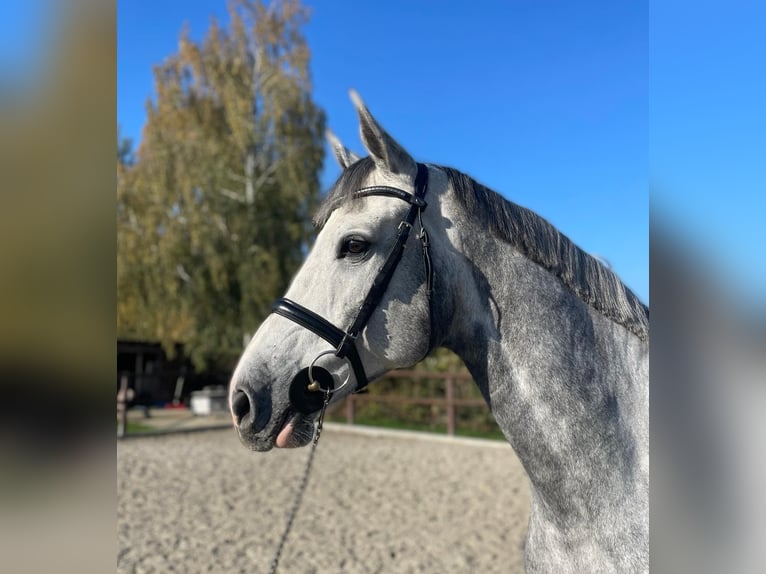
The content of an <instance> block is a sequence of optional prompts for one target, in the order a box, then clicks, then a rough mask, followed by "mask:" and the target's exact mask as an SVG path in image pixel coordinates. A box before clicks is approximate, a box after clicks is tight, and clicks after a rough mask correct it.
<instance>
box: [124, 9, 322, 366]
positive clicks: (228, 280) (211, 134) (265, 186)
mask: <svg viewBox="0 0 766 574" xmlns="http://www.w3.org/2000/svg"><path fill="white" fill-rule="evenodd" d="M228 13H229V20H230V21H229V25H228V27H227V28H226V29H224V28H223V27H221V26H220V25H219V24H218V23H217V22H216V21H215V20H213V21H212V23H211V25H210V28H209V30H208V32H207V35H206V37H205V38H204V40H203V41H202V42H199V43H198V42H195V41H193V40H192V39H191V38H190V37H189V33H188V30H187V29H185V30H184V31H183V32H182V34H181V38H180V42H179V51H178V53H177V54H175V55H173V56H171V57H169V58H168V59H166V61H165V62H164V63H163V64H162V65H160V66H157V67H156V68H155V70H154V76H155V90H156V100H155V101H150V102H149V103H148V104H147V123H146V126H145V127H144V131H143V135H142V141H141V144H140V147H139V149H138V151H137V153H136V156H135V161H134V164H133V165H132V166H131V165H126V164H125V163H122V162H118V214H117V215H118V333H119V334H120V335H122V336H128V337H141V338H147V339H154V340H160V341H162V342H163V344H164V345H165V347H166V349H167V350H168V351H169V352H172V346H173V344H174V343H176V342H182V343H184V345H185V349H186V352H187V353H189V354H190V356H191V358H192V360H193V361H194V363H195V365H196V366H197V367H198V368H202V367H205V366H210V365H217V366H221V367H228V366H230V365H231V364H232V363H233V362H234V360H235V359H236V358H237V356H238V355H239V354H240V353H241V351H242V344H243V337H244V336H245V335H246V334H250V333H253V332H254V331H255V329H256V328H257V326H258V324H259V323H260V322H261V321H262V320H263V318H264V317H265V316H266V315H267V314H268V312H269V306H270V304H271V302H272V301H273V300H274V299H275V298H276V297H277V296H279V294H281V293H282V292H283V291H284V290H285V289H286V287H287V284H288V282H289V280H290V278H291V277H292V275H293V274H294V272H295V270H296V269H297V267H298V266H299V265H300V263H301V261H302V260H303V256H304V254H305V252H306V246H307V243H308V241H309V240H310V239H311V237H312V235H313V228H312V226H311V218H310V214H311V213H313V211H314V209H315V207H316V205H317V203H318V201H319V199H320V188H319V172H320V169H321V166H322V159H323V150H324V146H323V132H324V114H323V112H322V111H321V110H320V109H319V108H318V107H317V106H316V105H315V104H314V103H313V101H312V99H311V81H310V76H309V56H310V54H309V49H308V46H307V45H306V41H305V39H304V37H303V35H302V32H301V29H302V27H303V26H304V25H305V23H306V22H307V18H308V14H307V11H306V9H304V8H303V7H302V6H301V5H300V3H299V2H298V1H297V0H283V1H274V2H272V3H271V4H270V5H268V6H267V5H266V4H264V2H262V1H260V0H237V1H234V2H231V3H230V4H229V10H228Z"/></svg>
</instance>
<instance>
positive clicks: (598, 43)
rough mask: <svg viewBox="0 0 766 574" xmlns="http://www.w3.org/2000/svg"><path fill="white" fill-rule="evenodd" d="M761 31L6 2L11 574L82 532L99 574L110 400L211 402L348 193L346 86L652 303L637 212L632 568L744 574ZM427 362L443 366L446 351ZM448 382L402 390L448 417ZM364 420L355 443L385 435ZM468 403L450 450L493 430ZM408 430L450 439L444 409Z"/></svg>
mask: <svg viewBox="0 0 766 574" xmlns="http://www.w3.org/2000/svg"><path fill="white" fill-rule="evenodd" d="M764 15H765V14H764V9H763V8H762V7H760V6H759V5H757V4H755V3H751V2H739V3H729V4H726V5H723V4H718V3H714V2H703V3H690V2H682V1H670V2H662V3H659V2H653V3H650V4H649V3H633V4H615V3H609V2H588V3H580V4H576V5H575V4H571V3H564V2H551V3H545V4H541V3H539V2H511V3H509V2H486V3H482V4H481V5H480V6H479V5H477V4H476V3H456V4H454V5H452V4H451V5H450V8H449V9H445V8H444V6H443V5H442V4H441V3H433V2H426V1H424V2H389V3H385V4H379V5H378V4H364V5H363V4H354V5H351V4H349V3H341V2H321V3H319V2H308V1H306V2H302V3H299V2H279V3H274V4H271V3H268V2H265V3H256V2H244V1H243V2H233V3H231V4H228V5H227V4H226V3H225V2H218V1H215V2H211V1H207V2H176V1H167V2H161V3H157V2H154V3H148V2H146V3H145V2H140V1H135V2H122V3H119V5H117V6H115V4H114V3H109V2H100V1H99V2H95V1H89V0H77V1H73V2H66V3H64V2H57V1H55V0H34V1H32V2H26V3H10V2H6V3H3V5H2V8H1V9H0V176H1V177H2V180H1V181H2V184H0V269H2V271H0V302H2V303H1V305H2V307H0V367H1V369H0V381H2V387H0V392H3V394H4V398H3V400H2V401H0V404H2V405H3V407H2V408H3V412H2V417H1V418H0V456H1V457H3V464H1V465H0V469H1V470H0V487H2V492H1V493H0V502H2V504H3V508H4V511H3V512H2V516H3V519H2V522H0V540H2V541H3V542H2V543H0V544H5V545H6V546H7V548H2V549H1V550H2V551H0V555H2V556H3V558H2V559H0V560H5V561H6V562H7V563H8V564H9V566H7V567H4V568H3V569H4V570H8V571H21V570H20V568H16V567H13V566H14V564H18V561H21V560H24V561H26V562H27V565H28V568H26V570H27V571H38V570H39V571H42V570H43V569H45V568H48V567H49V566H50V559H49V557H50V556H57V555H58V553H59V552H64V549H67V548H71V547H72V546H73V545H75V546H77V545H81V544H82V541H83V540H88V541H89V543H88V549H89V550H88V552H82V553H78V554H76V556H77V558H75V559H73V560H72V562H71V563H68V564H60V566H61V569H60V570H61V571H72V572H100V571H105V570H109V569H110V568H111V567H113V565H114V561H115V556H116V549H115V541H114V539H113V537H112V536H111V535H110V536H107V537H104V535H103V533H104V532H108V533H111V532H113V521H114V511H113V509H114V504H113V501H114V487H113V484H114V478H115V477H114V474H115V470H114V443H113V437H114V429H115V426H114V425H115V422H114V412H115V411H114V408H115V401H114V398H115V383H116V386H117V390H119V389H120V385H121V384H123V381H125V388H124V391H125V394H124V396H125V397H126V399H127V398H128V397H127V395H128V394H129V393H128V390H131V391H132V395H131V397H130V401H132V403H131V406H133V407H134V408H131V409H129V411H130V412H132V413H135V414H133V415H132V417H134V419H135V420H134V422H133V424H135V427H134V428H133V429H132V430H134V431H141V430H146V428H142V427H141V425H145V426H150V423H148V422H147V421H148V419H153V418H154V419H156V418H157V417H152V416H151V412H150V411H149V410H147V409H154V410H156V411H157V412H158V413H159V412H167V411H172V410H173V409H172V408H166V407H179V406H180V407H181V408H182V409H183V408H187V409H188V408H189V407H191V400H192V393H194V392H199V391H203V389H206V387H207V389H206V391H207V394H208V398H210V399H211V401H210V402H209V403H208V404H212V402H214V399H215V393H216V387H220V386H222V385H225V384H226V380H227V375H228V372H229V371H230V368H231V366H232V364H233V363H234V362H235V361H236V358H237V356H238V354H239V352H241V350H242V345H243V341H244V340H246V339H247V338H248V337H249V336H250V335H251V334H252V333H253V332H254V331H255V329H257V326H258V324H259V322H260V321H261V320H262V319H263V317H264V316H265V314H266V312H267V309H268V305H269V303H270V302H271V301H272V300H273V299H274V298H275V297H276V296H278V295H280V294H281V293H282V292H283V291H284V288H285V286H286V285H287V282H288V281H289V278H290V277H291V276H292V273H293V272H294V271H295V269H296V268H297V267H298V266H299V265H300V262H301V260H302V258H303V256H304V255H305V253H306V250H307V249H308V248H309V246H310V245H311V241H312V238H313V236H314V233H315V230H314V228H313V226H312V225H311V221H310V217H311V213H312V211H313V209H314V208H315V207H316V205H317V204H318V202H319V201H321V198H322V194H323V193H324V192H325V191H326V190H327V188H328V187H329V186H330V185H331V183H332V182H333V181H334V179H335V177H337V175H338V174H339V169H338V167H337V166H336V165H335V163H334V160H333V159H332V157H331V156H330V155H329V154H328V153H327V152H328V150H327V147H326V144H325V142H324V138H323V132H324V129H325V128H327V127H329V128H331V129H332V130H333V131H334V132H335V133H336V134H338V136H339V137H340V138H341V140H342V141H343V142H344V143H345V144H346V145H347V146H348V147H350V148H351V149H353V150H355V151H357V152H358V153H360V152H362V151H363V150H362V147H361V144H360V143H359V138H358V135H357V122H356V117H355V114H354V112H353V108H352V106H351V105H350V102H349V101H348V97H347V91H348V89H349V88H355V89H357V90H358V91H359V92H360V94H361V95H362V97H363V98H364V99H365V101H366V103H367V104H368V106H369V107H370V109H371V111H372V112H373V114H375V115H376V117H377V118H378V119H379V120H380V122H381V123H382V125H383V126H384V127H385V128H386V129H387V130H388V131H389V132H390V133H391V134H392V135H393V136H394V137H395V138H396V139H397V140H398V141H399V142H400V143H402V145H403V146H404V147H405V148H407V149H408V151H409V152H410V153H411V154H412V155H413V156H414V157H416V158H417V159H419V160H421V161H430V162H434V163H439V164H443V165H449V166H454V167H456V168H458V169H460V170H462V171H465V172H466V173H468V174H470V175H471V176H473V177H475V178H476V179H477V180H478V181H480V182H482V183H484V184H486V185H488V186H489V187H491V188H492V189H494V190H496V191H498V192H499V193H501V194H502V195H504V196H505V197H507V198H508V199H510V200H512V201H514V202H516V203H519V204H521V205H523V206H525V207H529V208H531V209H533V210H534V211H536V212H537V213H539V214H540V215H542V216H543V217H545V218H546V219H548V220H549V221H550V222H551V223H553V224H554V225H555V226H557V227H558V228H559V229H560V230H561V231H562V232H563V233H565V234H566V235H568V236H569V237H570V238H572V239H573V240H574V241H575V242H576V243H577V244H578V245H579V246H580V247H582V248H583V249H585V250H586V251H588V252H590V253H593V254H596V255H599V256H600V257H602V258H604V259H605V260H606V261H608V262H609V264H610V265H611V266H612V268H613V269H614V270H615V271H616V272H617V274H618V275H620V277H621V278H622V279H623V280H624V281H625V282H626V284H627V285H628V286H629V287H630V288H631V289H633V290H634V291H635V292H636V294H637V295H638V296H639V297H640V298H641V299H642V300H644V301H645V302H647V303H649V302H650V301H649V291H650V284H649V253H650V249H649V243H650V239H649V230H650V225H649V217H650V216H649V203H650V195H651V209H652V211H651V261H652V274H651V293H652V300H651V306H652V310H653V313H652V317H653V318H652V330H653V335H652V340H653V353H652V354H653V358H652V400H651V409H652V441H653V443H652V465H653V471H652V472H653V474H652V488H653V493H652V495H653V512H654V510H655V509H661V510H657V511H656V512H654V516H653V524H652V528H653V539H652V544H653V546H652V550H653V561H654V560H655V558H656V560H657V562H656V569H657V571H673V572H681V571H696V572H702V571H711V572H717V571H726V572H739V571H741V572H748V571H756V570H755V569H754V567H755V565H757V564H762V563H763V561H762V560H761V559H762V558H763V556H762V555H761V554H759V552H762V549H760V548H759V547H760V544H759V543H758V542H757V541H758V540H762V539H763V536H762V535H763V534H764V533H765V532H764V529H763V527H764V523H763V518H762V517H763V516H766V513H764V512H761V511H762V510H764V501H763V498H764V497H763V496H762V493H761V486H759V485H762V484H763V483H764V482H763V479H764V478H766V472H764V467H763V462H762V461H763V456H762V453H763V450H764V438H763V437H764V433H763V431H764V430H766V429H764V428H763V427H764V423H763V421H764V420H766V418H764V415H765V414H766V411H765V409H764V406H766V401H765V400H764V399H765V398H766V397H764V394H765V392H766V391H764V369H763V367H764V357H765V356H766V353H765V352H764V351H766V348H765V347H766V320H765V316H766V311H765V308H766V306H765V305H764V297H763V293H764V292H765V288H766V265H765V264H764V262H765V260H764V256H763V250H762V246H763V245H764V244H765V240H766V231H765V230H766V226H764V225H763V223H762V221H763V219H764V217H763V216H764V211H765V210H764V207H765V205H764V201H765V200H764V189H763V187H764V181H765V178H764V170H766V162H764V161H763V158H764V155H765V154H764V151H766V149H765V148H766V143H765V142H764V136H763V134H764V127H765V126H764V122H766V114H764V109H763V102H764V101H766V99H765V98H764V96H765V95H766V94H764V91H766V84H765V83H764V82H766V80H764V75H763V73H762V69H763V61H764V60H763V56H764V54H763V51H764V48H763V45H762V42H761V41H760V36H759V34H760V32H759V31H760V30H762V27H763V23H764ZM650 63H651V67H650ZM115 150H116V152H117V153H116V157H115ZM296 158H300V161H296ZM115 166H116V167H115ZM650 191H651V193H650ZM115 341H116V342H117V346H116V347H115ZM115 366H116V368H115ZM425 368H427V369H428V370H431V371H437V372H442V373H459V371H460V368H461V366H460V364H459V361H456V360H455V358H454V357H451V356H448V355H444V354H442V355H436V356H434V357H431V358H430V359H429V361H428V362H427V364H426V365H425ZM413 376H414V375H413ZM417 376H420V375H417ZM408 381H411V379H409V380H408ZM443 381H444V379H440V378H437V379H433V380H430V382H429V381H428V380H427V381H425V382H424V383H423V385H422V387H419V388H423V389H424V390H423V393H424V394H423V396H425V395H428V396H433V397H445V396H446V383H444V382H443ZM468 383H469V384H468V385H467V386H466V388H467V389H470V388H471V385H470V382H468ZM457 384H458V385H459V384H462V383H457ZM402 386H403V385H401V384H400V383H399V382H397V381H396V380H392V381H389V382H387V383H386V385H380V386H379V387H378V389H380V390H375V392H379V393H381V394H383V393H386V394H389V393H401V387H402ZM406 386H407V388H412V385H410V384H407V385H406ZM470 392H471V391H470V390H466V391H465V393H470ZM203 395H204V393H203ZM203 395H199V396H201V397H202V396H203ZM423 396H415V397H412V398H423ZM461 397H462V398H465V399H466V400H472V398H473V397H472V396H471V395H470V394H466V395H461ZM365 400H366V399H365ZM203 402H204V401H203ZM383 405H385V402H380V403H378V407H376V408H377V409H378V410H377V411H372V412H368V413H365V412H363V411H357V412H356V413H355V416H356V417H357V419H362V420H361V421H359V420H358V421H357V422H364V420H363V419H364V417H365V416H367V417H368V419H369V422H376V423H378V424H383V423H381V420H383V419H385V420H387V421H390V420H391V419H392V418H393V419H395V418H397V417H399V418H401V416H402V415H403V413H402V412H399V411H395V412H392V411H391V409H390V408H389V407H388V406H385V407H384V406H383ZM358 406H360V407H361V405H358ZM201 408H203V407H201ZM466 409H467V410H463V409H458V412H459V413H463V414H459V415H457V416H458V425H457V427H458V432H459V429H460V428H461V424H462V427H463V428H464V429H466V432H471V430H470V429H472V428H474V426H475V425H476V424H479V426H481V429H482V430H481V432H482V433H485V432H486V433H488V434H490V435H491V433H492V432H493V427H492V421H491V420H483V421H482V420H479V419H480V418H481V416H485V418H486V414H484V415H481V414H477V413H485V411H484V410H482V408H480V407H479V408H474V407H472V406H467V407H466ZM381 411H385V412H381ZM421 411H423V412H421ZM147 412H148V413H149V415H150V416H149V417H146V416H145V415H146V413H147ZM192 414H193V413H191V411H187V412H186V415H188V418H190V420H191V416H192ZM337 416H338V417H339V418H341V419H342V418H346V417H348V411H347V410H343V411H341V412H338V413H337ZM407 416H408V417H409V419H410V422H409V423H408V424H410V425H415V426H417V425H420V426H421V427H423V426H425V427H428V426H429V425H430V427H431V428H434V429H435V430H439V431H442V432H444V431H447V430H449V429H448V427H449V418H448V409H446V408H444V405H439V406H438V408H436V409H433V408H430V407H426V408H422V407H418V408H416V409H413V410H412V412H410V413H409V414H408V415H407ZM461 416H462V417H463V418H464V420H462V423H461V421H460V417H461ZM143 419H147V420H143ZM477 421H478V423H477ZM129 430H130V429H129ZM94 501H99V502H96V503H95V504H94ZM655 501H657V503H656V504H655ZM6 508H7V509H8V510H7V511H6ZM73 516H74V517H76V519H72V517H73ZM654 533H657V535H656V536H655V535H654ZM95 540H97V541H98V542H97V543H96V544H94V543H93V542H92V541H95ZM33 545H34V547H35V548H38V549H39V548H41V547H43V548H46V549H48V550H49V551H48V552H41V551H39V550H38V551H37V552H32V551H31V549H32V548H33ZM11 549H15V551H14V552H11V551H10V550H11ZM14 560H17V562H16V563H14V562H13V561H14ZM758 560H761V561H760V562H759V561H758ZM30 562H35V564H30ZM104 565H106V567H105V566H104ZM36 566H37V568H36ZM654 566H655V565H654V564H653V567H654Z"/></svg>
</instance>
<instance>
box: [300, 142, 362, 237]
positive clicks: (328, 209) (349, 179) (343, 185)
mask: <svg viewBox="0 0 766 574" xmlns="http://www.w3.org/2000/svg"><path fill="white" fill-rule="evenodd" d="M374 170H375V162H374V161H373V160H372V158H370V157H364V158H362V159H360V160H358V161H356V162H354V163H352V164H351V165H350V166H348V167H347V168H346V169H344V170H343V173H341V174H340V176H339V177H338V179H337V180H336V181H335V183H334V184H333V185H332V187H331V188H330V191H329V192H328V193H327V197H326V198H325V200H324V201H323V202H322V205H321V206H320V207H319V210H318V211H317V213H316V215H315V216H314V225H315V226H317V227H319V228H321V227H323V226H324V224H325V223H327V220H328V219H329V218H330V215H332V212H333V211H335V210H336V209H337V208H338V207H340V206H341V205H343V204H344V203H347V202H349V201H351V200H352V199H354V192H355V191H358V190H360V189H361V188H362V187H364V185H365V182H366V181H367V179H368V178H369V177H370V175H371V174H372V172H373V171H374Z"/></svg>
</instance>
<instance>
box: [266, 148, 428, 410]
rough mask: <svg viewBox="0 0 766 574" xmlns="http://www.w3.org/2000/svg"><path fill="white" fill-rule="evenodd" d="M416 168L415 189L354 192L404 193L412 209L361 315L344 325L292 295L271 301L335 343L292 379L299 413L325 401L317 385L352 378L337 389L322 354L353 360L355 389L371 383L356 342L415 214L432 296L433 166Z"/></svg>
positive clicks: (325, 387) (323, 387)
mask: <svg viewBox="0 0 766 574" xmlns="http://www.w3.org/2000/svg"><path fill="white" fill-rule="evenodd" d="M417 170H418V171H417V176H416V177H415V193H414V194H413V193H409V192H406V191H403V190H401V189H398V188H396V187H389V186H382V185H376V186H372V187H365V188H362V189H360V190H358V191H356V192H355V193H354V197H355V198H360V197H370V196H382V197H391V198H394V199H399V200H401V201H406V202H407V203H409V204H410V209H409V211H408V212H407V215H406V216H405V218H404V219H403V220H402V221H401V222H400V223H399V226H398V228H397V234H396V239H395V241H394V243H393V245H392V246H391V250H390V251H389V253H388V256H387V257H386V260H385V262H384V263H383V265H382V266H381V268H380V270H379V271H378V273H377V275H376V276H375V279H374V280H373V282H372V286H371V287H370V290H369V291H368V292H367V296H366V297H365V298H364V300H363V301H362V304H361V305H360V307H359V311H357V314H356V317H355V318H354V320H353V321H352V322H351V325H349V327H348V328H347V329H346V330H345V331H344V330H342V329H340V328H338V327H337V326H335V325H333V324H332V323H331V322H330V321H328V320H327V319H325V318H324V317H322V316H321V315H319V314H317V313H315V312H314V311H311V310H310V309H307V308H306V307H304V306H303V305H300V304H298V303H296V302H295V301H292V300H290V299H287V298H282V299H277V301H275V302H274V304H273V305H272V308H271V312H272V313H275V314H277V315H281V316H282V317H285V318H287V319H290V320H291V321H293V322H295V323H297V324H298V325H300V326H301V327H303V328H304V329H308V330H309V331H311V332H313V333H315V334H316V335H318V336H319V337H321V338H322V339H324V340H325V341H327V342H328V343H330V345H332V347H333V349H334V350H332V351H324V352H322V353H320V354H319V355H318V356H317V357H316V358H315V359H314V360H313V361H312V362H311V364H310V365H309V367H308V368H307V369H303V370H302V371H300V372H299V373H298V374H297V375H296V376H295V378H294V379H293V383H292V384H291V389H290V402H291V404H292V406H293V408H294V409H295V410H297V411H298V412H300V413H303V414H311V413H314V412H316V411H318V410H319V408H320V407H321V396H319V395H321V393H319V392H318V391H325V392H329V393H334V392H337V391H338V390H340V388H342V387H343V386H345V384H346V383H347V382H348V380H349V379H348V378H347V379H346V381H344V382H343V384H341V385H340V387H338V388H337V389H335V388H334V381H333V378H332V375H330V374H329V373H328V372H327V371H326V370H325V369H322V368H321V367H315V366H314V365H315V363H316V362H317V360H318V359H319V358H320V357H321V356H323V355H329V354H332V355H335V356H336V357H338V358H339V359H345V360H347V361H348V362H349V364H350V365H351V370H353V372H354V376H355V378H356V389H355V392H359V391H361V390H362V389H364V388H365V387H366V386H367V385H368V384H369V383H370V381H369V378H368V377H367V373H366V372H365V370H364V365H362V360H361V359H360V357H359V352H358V351H357V349H356V345H355V342H356V339H357V338H358V336H359V334H360V333H361V332H362V330H363V329H364V327H365V326H366V325H367V322H368V321H369V320H370V317H371V316H372V313H373V312H374V311H375V308H376V307H377V306H378V304H379V303H380V301H381V300H382V299H383V295H384V294H385V292H386V288H387V287H388V284H389V283H390V282H391V278H392V277H393V275H394V272H395V271H396V268H397V266H398V265H399V262H400V261H401V258H402V254H403V253H404V248H405V245H406V243H407V239H408V238H409V236H410V231H411V230H412V228H413V225H414V224H415V220H416V219H417V221H418V225H419V227H420V229H419V233H418V235H417V237H418V239H419V240H420V243H421V246H422V248H423V265H424V267H425V274H426V292H427V294H428V297H429V301H430V298H431V290H432V285H433V268H432V266H431V254H430V243H429V238H428V233H427V231H426V229H425V227H424V226H423V217H422V214H423V210H424V209H425V208H426V206H427V203H426V201H425V195H426V191H427V190H428V168H427V167H426V166H425V165H423V164H421V163H419V164H417ZM429 305H430V303H429ZM431 335H432V336H433V333H431ZM315 375H316V376H315ZM349 378H350V377H349ZM309 393H311V394H309ZM312 394H313V396H312Z"/></svg>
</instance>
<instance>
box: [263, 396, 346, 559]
mask: <svg viewBox="0 0 766 574" xmlns="http://www.w3.org/2000/svg"><path fill="white" fill-rule="evenodd" d="M331 396H332V394H331V393H330V391H329V390H325V391H324V403H323V404H322V410H321V411H319V421H318V422H317V430H316V433H314V442H313V443H312V444H311V451H310V452H309V457H308V460H307V461H306V468H305V469H304V471H303V476H302V477H301V481H300V484H299V485H298V490H297V491H296V493H295V500H294V501H293V507H292V508H291V509H290V514H288V515H287V524H285V531H284V532H283V533H282V538H280V540H279V546H277V551H276V552H275V553H274V558H273V559H272V560H271V568H269V574H276V571H277V567H278V566H279V559H280V557H281V556H282V550H283V548H284V547H285V542H287V537H288V536H289V535H290V530H291V529H292V527H293V522H294V521H295V517H296V515H297V514H298V510H299V509H300V507H301V502H302V501H303V494H304V493H305V492H306V486H308V483H309V474H310V473H311V465H312V464H313V462H314V453H316V448H317V443H318V442H319V435H321V434H322V425H323V423H324V415H325V411H327V405H328V404H330V397H331Z"/></svg>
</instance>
